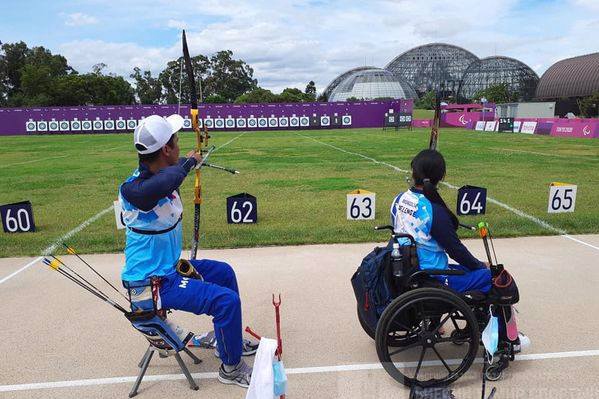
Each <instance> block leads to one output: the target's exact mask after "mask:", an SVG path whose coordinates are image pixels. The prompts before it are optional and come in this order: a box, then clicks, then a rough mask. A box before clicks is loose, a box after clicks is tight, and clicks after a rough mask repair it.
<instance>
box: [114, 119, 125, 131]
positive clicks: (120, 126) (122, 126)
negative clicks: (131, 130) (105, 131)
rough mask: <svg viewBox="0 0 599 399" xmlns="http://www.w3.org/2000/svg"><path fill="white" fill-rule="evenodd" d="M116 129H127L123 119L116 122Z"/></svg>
mask: <svg viewBox="0 0 599 399" xmlns="http://www.w3.org/2000/svg"><path fill="white" fill-rule="evenodd" d="M116 128H117V130H125V129H126V128H127V122H125V121H124V120H123V119H119V120H118V121H116Z"/></svg>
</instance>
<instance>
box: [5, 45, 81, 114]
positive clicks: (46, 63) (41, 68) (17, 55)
mask: <svg viewBox="0 0 599 399" xmlns="http://www.w3.org/2000/svg"><path fill="white" fill-rule="evenodd" d="M73 73H77V72H76V71H75V70H74V69H73V68H71V67H70V66H69V65H68V64H67V60H66V58H65V57H63V56H61V55H56V54H52V53H51V52H50V51H49V50H47V49H45V48H44V47H41V46H40V47H33V48H29V47H27V44H25V43H24V42H18V43H4V44H3V45H2V53H1V54H0V104H1V105H9V106H21V105H51V104H49V102H50V103H51V100H50V96H49V94H48V92H47V91H48V90H49V85H51V82H52V81H53V80H54V79H55V78H57V77H60V76H65V75H68V74H73ZM24 75H25V76H24ZM23 82H25V86H24V87H23Z"/></svg>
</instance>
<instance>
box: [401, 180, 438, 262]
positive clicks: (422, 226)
mask: <svg viewBox="0 0 599 399" xmlns="http://www.w3.org/2000/svg"><path fill="white" fill-rule="evenodd" d="M391 224H392V225H393V229H394V230H395V232H396V233H407V234H410V235H411V236H412V237H414V239H415V240H416V244H417V252H418V259H419V261H420V268H421V269H447V267H448V259H447V254H446V253H445V251H444V250H443V248H442V247H441V246H440V245H439V243H438V242H437V241H436V240H435V239H434V238H433V237H432V236H431V234H430V232H431V227H432V224H433V206H432V204H431V202H430V201H429V200H428V199H427V198H426V197H425V196H424V194H421V193H416V192H413V191H411V190H408V191H406V192H405V193H400V194H399V195H398V196H397V197H395V199H394V200H393V203H392V204H391ZM404 241H405V242H404ZM407 243H408V240H407V239H406V238H403V239H400V244H402V245H405V244H407Z"/></svg>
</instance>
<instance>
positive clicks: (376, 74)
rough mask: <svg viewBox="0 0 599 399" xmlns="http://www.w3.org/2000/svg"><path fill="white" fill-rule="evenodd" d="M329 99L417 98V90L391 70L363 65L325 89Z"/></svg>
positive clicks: (335, 80)
mask: <svg viewBox="0 0 599 399" xmlns="http://www.w3.org/2000/svg"><path fill="white" fill-rule="evenodd" d="M327 91H328V93H329V95H328V101H346V100H347V99H348V98H358V99H364V100H374V99H377V98H392V99H415V98H418V96H417V94H416V92H415V91H414V89H412V87H410V85H409V84H408V83H406V82H405V81H403V80H402V79H401V78H399V77H398V76H396V75H395V74H393V73H392V72H390V71H387V70H385V69H381V68H375V67H367V68H366V67H364V68H363V67H361V68H355V69H352V70H350V71H347V72H345V73H343V74H341V75H339V76H338V77H337V78H335V79H334V80H333V81H332V82H331V83H330V84H329V86H327V88H326V89H325V93H327Z"/></svg>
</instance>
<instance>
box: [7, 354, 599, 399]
mask: <svg viewBox="0 0 599 399" xmlns="http://www.w3.org/2000/svg"><path fill="white" fill-rule="evenodd" d="M594 356H599V350H586V351H569V352H550V353H535V354H530V355H517V356H516V361H531V360H548V359H571V358H580V357H594ZM482 361H483V359H482V358H476V359H475V361H474V362H475V363H478V364H480V363H482ZM461 362H462V359H448V360H447V361H446V363H447V364H451V365H454V364H460V363H461ZM396 365H397V366H398V367H400V366H403V367H406V368H414V367H416V362H407V363H396ZM441 365H442V363H441V361H438V360H429V361H424V362H422V366H423V367H434V366H441ZM382 369H383V366H382V365H381V364H380V363H358V364H342V365H337V366H316V367H298V368H288V369H285V372H286V373H287V374H318V373H337V372H347V371H363V370H382ZM191 375H192V377H193V378H197V379H203V380H206V379H216V378H217V377H218V373H192V374H191ZM136 378H137V376H123V377H109V378H91V379H84V380H66V381H51V382H36V383H30V384H14V385H0V392H15V391H29V390H39V389H52V388H73V387H86V386H98V385H112V384H123V383H131V382H133V381H135V380H136ZM183 379H185V376H184V375H183V374H155V375H146V376H145V377H144V381H175V380H183Z"/></svg>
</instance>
